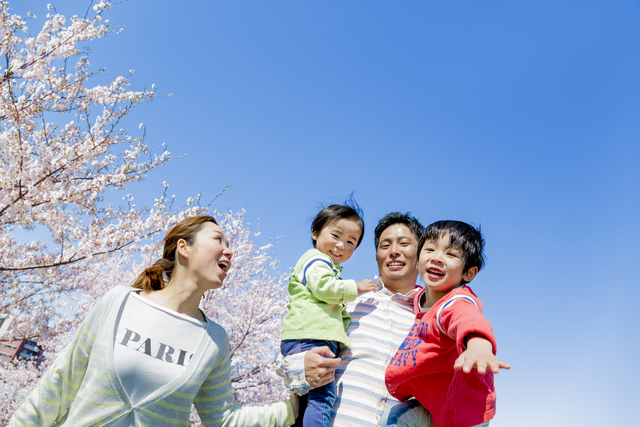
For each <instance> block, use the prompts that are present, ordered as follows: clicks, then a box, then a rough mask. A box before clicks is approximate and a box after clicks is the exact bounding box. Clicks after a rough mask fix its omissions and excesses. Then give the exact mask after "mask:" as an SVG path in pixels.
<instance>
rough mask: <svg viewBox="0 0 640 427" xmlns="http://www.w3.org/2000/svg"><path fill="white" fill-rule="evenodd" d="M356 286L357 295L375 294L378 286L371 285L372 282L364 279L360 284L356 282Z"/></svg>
mask: <svg viewBox="0 0 640 427" xmlns="http://www.w3.org/2000/svg"><path fill="white" fill-rule="evenodd" d="M356 285H357V286H358V295H362V294H366V293H367V292H375V291H377V290H378V285H376V284H375V283H373V281H372V280H369V279H365V280H363V281H362V282H356Z"/></svg>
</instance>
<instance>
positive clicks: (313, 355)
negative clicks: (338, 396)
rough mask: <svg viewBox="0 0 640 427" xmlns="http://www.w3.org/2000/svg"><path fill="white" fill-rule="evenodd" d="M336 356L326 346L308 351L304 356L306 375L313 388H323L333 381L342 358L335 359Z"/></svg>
mask: <svg viewBox="0 0 640 427" xmlns="http://www.w3.org/2000/svg"><path fill="white" fill-rule="evenodd" d="M323 356H327V357H323ZM335 356H336V355H335V354H333V353H332V352H331V350H329V347H326V346H323V347H314V348H312V349H311V350H307V354H305V356H304V375H305V379H306V380H307V382H308V383H309V384H311V387H313V388H318V387H322V386H323V385H327V384H329V383H330V382H331V381H333V378H334V377H333V375H334V373H335V371H336V366H338V365H339V364H340V358H336V359H333V358H334V357H335Z"/></svg>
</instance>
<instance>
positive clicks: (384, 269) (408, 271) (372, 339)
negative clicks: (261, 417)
mask: <svg viewBox="0 0 640 427" xmlns="http://www.w3.org/2000/svg"><path fill="white" fill-rule="evenodd" d="M422 231H423V226H422V225H421V224H420V222H418V220H416V219H415V218H413V217H411V216H410V215H409V214H401V213H399V212H392V213H390V214H388V215H386V216H385V217H384V218H382V219H381V220H380V223H379V224H378V226H377V227H376V229H375V245H376V261H377V263H378V271H379V275H380V278H376V281H377V282H378V285H379V287H380V290H379V291H377V292H369V293H366V294H363V295H359V296H358V298H357V299H356V300H355V301H354V302H351V303H348V304H347V310H348V311H349V313H350V314H351V317H352V321H351V324H350V325H349V328H348V329H347V336H348V337H349V339H350V340H351V344H352V349H348V348H346V347H341V353H340V357H341V359H330V358H325V357H323V356H324V355H326V356H330V357H333V356H334V355H333V354H332V353H331V352H330V351H329V349H328V348H327V347H320V348H316V349H313V350H310V351H308V352H306V353H299V354H297V355H294V356H288V357H287V358H286V359H285V361H284V363H283V366H282V371H283V375H284V376H285V379H286V380H287V381H288V382H289V383H291V385H292V389H294V390H295V389H297V390H305V389H307V390H308V389H310V388H313V387H319V386H321V385H324V384H326V383H328V382H330V381H331V380H332V379H333V377H334V370H335V379H336V385H337V392H338V399H337V401H336V404H335V411H334V414H333V417H332V426H333V427H351V426H358V427H362V426H365V427H377V426H379V425H380V419H381V416H382V413H383V412H384V410H385V409H386V408H388V407H390V406H393V405H395V404H397V403H398V401H397V400H396V399H395V398H393V397H392V396H391V395H390V394H389V393H388V392H387V388H386V386H385V382H384V374H385V369H386V367H387V365H388V364H389V361H390V360H391V358H392V357H393V356H394V354H395V352H396V350H397V349H398V347H400V344H402V342H403V340H404V339H405V337H406V336H407V334H408V332H409V329H410V328H411V326H412V325H413V321H414V318H415V317H414V313H413V298H414V296H415V294H416V292H417V290H416V289H415V288H416V280H417V277H418V271H417V269H416V262H417V250H418V239H419V238H420V235H421V234H422ZM305 379H306V381H305Z"/></svg>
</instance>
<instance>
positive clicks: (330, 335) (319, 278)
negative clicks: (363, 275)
mask: <svg viewBox="0 0 640 427" xmlns="http://www.w3.org/2000/svg"><path fill="white" fill-rule="evenodd" d="M341 271H342V267H340V266H339V265H337V264H334V263H333V260H332V259H331V257H329V256H328V255H325V254H323V253H322V252H320V251H319V250H317V249H309V250H308V251H307V252H305V253H304V255H302V257H301V258H300V259H299V260H298V262H297V263H296V266H295V267H294V269H293V273H291V279H290V280H289V304H288V305H287V308H288V309H289V312H288V313H287V315H286V317H285V318H284V321H283V325H282V336H281V337H280V339H281V340H283V341H284V340H297V339H313V340H327V341H338V342H341V343H343V344H344V345H346V346H348V347H351V342H350V341H349V338H347V334H346V333H345V330H346V329H347V327H348V326H349V323H351V316H350V315H349V313H347V310H346V308H345V305H344V303H346V302H350V301H354V300H355V299H356V297H357V296H358V287H357V285H356V282H355V280H342V279H341V278H340V273H341Z"/></svg>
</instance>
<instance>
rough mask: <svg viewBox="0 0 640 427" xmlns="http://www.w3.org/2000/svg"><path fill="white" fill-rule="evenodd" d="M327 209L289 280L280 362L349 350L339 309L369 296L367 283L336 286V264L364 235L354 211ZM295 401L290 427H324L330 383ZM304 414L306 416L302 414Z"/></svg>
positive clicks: (332, 390)
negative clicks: (318, 351) (316, 350)
mask: <svg viewBox="0 0 640 427" xmlns="http://www.w3.org/2000/svg"><path fill="white" fill-rule="evenodd" d="M353 204H354V207H351V206H344V205H330V206H327V207H326V208H324V209H322V210H321V211H320V213H318V215H317V216H316V217H315V219H314V220H313V223H312V224H311V237H312V239H313V246H314V249H309V250H308V251H307V252H305V253H304V255H302V257H301V258H300V259H299V260H298V262H297V264H296V266H295V267H294V269H293V272H292V273H291V279H290V280H289V289H288V294H289V304H288V305H287V308H288V309H289V312H288V313H287V315H286V317H285V318H284V321H283V327H282V335H281V338H280V339H281V340H282V343H281V347H280V348H281V351H282V355H283V356H288V355H291V354H295V353H300V352H302V351H306V350H309V349H311V348H312V347H321V346H327V347H329V349H331V351H332V352H333V356H335V355H337V354H338V343H343V344H345V345H346V346H349V347H351V343H350V342H349V338H347V334H346V333H345V330H346V328H347V326H349V323H350V322H351V316H350V315H349V313H347V310H346V308H345V305H344V303H346V302H350V301H354V300H355V299H356V296H357V295H358V294H363V293H366V292H369V291H375V290H376V289H377V286H376V285H375V284H374V283H373V282H372V281H371V280H363V281H361V282H357V283H356V282H355V281H354V280H342V279H341V277H340V273H341V271H342V267H341V266H340V264H341V263H343V262H345V261H347V260H348V259H349V258H351V255H352V254H353V251H354V250H355V249H356V248H357V247H358V245H360V242H361V241H362V236H363V234H364V222H363V220H362V217H361V215H360V213H359V211H360V210H359V208H358V207H357V205H355V203H353ZM305 397H306V396H302V397H301V399H300V416H299V417H298V421H297V422H296V424H295V426H301V425H304V427H311V426H318V427H328V426H329V423H330V420H331V414H332V412H333V405H334V403H335V400H336V385H335V381H333V382H331V383H329V384H327V385H325V386H323V387H319V388H316V389H313V390H311V391H310V392H309V394H308V402H307V403H306V407H305V403H304V400H306V399H305ZM305 409H306V410H305Z"/></svg>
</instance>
